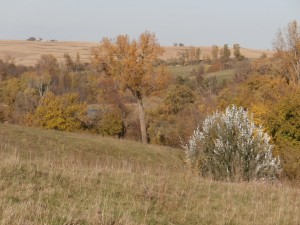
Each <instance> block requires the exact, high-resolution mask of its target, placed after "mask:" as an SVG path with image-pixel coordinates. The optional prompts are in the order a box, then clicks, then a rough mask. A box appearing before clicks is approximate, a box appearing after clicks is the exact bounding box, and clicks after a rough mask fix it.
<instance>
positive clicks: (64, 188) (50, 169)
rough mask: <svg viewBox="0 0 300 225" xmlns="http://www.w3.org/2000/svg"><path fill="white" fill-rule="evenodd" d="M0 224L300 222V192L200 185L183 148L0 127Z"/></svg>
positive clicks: (238, 185) (283, 187)
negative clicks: (189, 167) (187, 161)
mask: <svg viewBox="0 0 300 225" xmlns="http://www.w3.org/2000/svg"><path fill="white" fill-rule="evenodd" d="M0 221H1V222H0V224H299V223H300V189H298V188H292V187H290V186H288V185H285V184H280V183H276V184H264V183H225V182H214V181H209V180H204V179H200V178H198V177H196V176H195V175H194V174H190V173H189V172H188V170H187V169H186V168H185V164H184V153H183V151H182V150H178V149H171V148H165V147H158V146H151V145H142V144H139V143H136V142H131V141H123V140H117V139H112V138H103V137H99V136H94V135H85V134H71V133H63V132H56V131H49V130H41V129H33V128H24V127H19V126H12V125H4V124H0Z"/></svg>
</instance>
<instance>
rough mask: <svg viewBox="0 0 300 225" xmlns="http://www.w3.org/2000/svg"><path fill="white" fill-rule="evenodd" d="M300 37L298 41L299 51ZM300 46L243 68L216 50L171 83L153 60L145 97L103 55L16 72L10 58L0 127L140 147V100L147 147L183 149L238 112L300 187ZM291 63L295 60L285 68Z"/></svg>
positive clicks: (45, 61) (2, 71) (1, 68)
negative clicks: (202, 127) (210, 120)
mask: <svg viewBox="0 0 300 225" xmlns="http://www.w3.org/2000/svg"><path fill="white" fill-rule="evenodd" d="M289 26H292V28H293V27H294V26H293V24H290V25H289ZM290 30H293V29H290ZM293 37H295V35H294V36H293ZM297 37H298V39H296V40H294V41H296V42H297V41H298V42H297V43H298V44H299V40H300V38H299V36H297ZM120 40H121V39H120ZM133 44H134V42H133ZM141 44H143V43H142V42H141ZM279 46H285V45H279ZM299 46H300V45H295V46H294V48H296V49H293V48H289V47H288V46H286V47H285V48H284V49H277V50H276V54H275V55H274V57H272V58H266V57H262V58H260V59H257V60H252V61H250V60H245V59H243V61H241V58H240V57H239V55H238V54H237V52H235V53H234V54H235V56H236V57H235V58H234V59H232V58H229V56H230V52H228V51H227V50H226V51H225V50H224V49H225V47H226V46H224V48H223V49H222V52H221V51H219V50H218V48H216V46H215V47H213V50H214V52H212V55H211V57H206V58H205V60H204V61H202V62H201V64H200V65H199V70H197V71H191V72H190V76H187V77H186V76H185V77H177V78H176V77H174V76H170V74H169V73H168V70H167V68H166V67H164V65H163V64H164V62H162V61H161V60H157V59H151V57H150V56H149V57H150V58H149V59H148V60H150V61H151V60H153V61H151V62H153V64H152V65H157V66H155V67H153V68H147V69H144V68H143V66H142V65H143V64H142V63H141V64H138V65H139V68H135V73H136V76H140V74H139V73H138V71H139V69H140V70H141V73H144V75H145V77H143V80H142V81H143V82H144V83H143V85H144V86H145V87H146V86H147V93H146V94H145V93H142V92H141V91H139V90H140V89H139V87H138V85H137V86H136V87H135V89H134V90H130V87H128V86H126V85H127V84H130V85H131V84H138V82H136V81H134V80H129V81H128V82H129V83H128V82H127V83H126V85H125V86H124V84H125V83H124V82H123V83H121V82H120V81H119V80H118V79H121V78H120V77H119V78H118V79H117V78H116V77H113V76H110V77H108V76H107V74H106V70H107V68H106V67H107V66H108V65H107V64H105V62H104V61H101V57H100V56H101V52H100V53H99V52H98V53H97V54H100V55H97V54H95V55H94V58H95V59H97V60H96V61H97V63H96V64H95V63H94V64H93V63H91V64H83V63H81V61H80V56H79V55H77V56H76V58H75V59H73V58H72V57H70V56H69V55H67V54H65V55H64V58H65V61H64V63H62V64H59V63H58V61H57V59H56V58H55V57H54V56H52V55H43V56H41V58H40V60H39V61H38V62H37V64H36V66H35V67H25V66H16V65H15V64H14V61H13V60H12V59H11V58H9V57H8V58H6V59H5V60H0V78H1V82H0V121H1V122H10V123H17V124H23V125H28V126H42V127H45V128H50V129H57V130H68V131H77V132H94V133H99V134H102V135H111V136H115V137H119V138H128V139H134V140H141V132H140V129H139V127H140V120H139V112H138V110H137V107H136V106H137V98H138V97H139V94H141V93H142V94H145V95H144V96H143V106H144V108H145V113H146V128H147V135H148V140H149V142H150V143H155V144H161V145H169V146H176V147H179V146H182V145H184V144H185V143H187V141H188V140H189V138H190V135H191V134H192V133H193V131H194V130H195V129H196V128H197V126H198V125H199V124H202V122H203V121H204V120H205V118H206V116H207V115H209V114H212V113H213V112H215V111H216V110H224V109H225V108H226V107H228V106H229V105H232V104H235V105H237V106H238V107H243V108H244V109H247V110H248V111H249V112H250V113H252V114H253V119H254V123H255V125H256V126H259V125H262V126H263V127H264V132H267V133H268V134H269V135H270V136H271V142H272V144H273V145H274V150H273V153H274V155H276V156H279V157H280V159H281V166H282V168H283V175H284V176H286V177H287V178H289V179H299V178H300V133H299V132H300V121H299V119H300V100H299V99H300V90H299V82H300V80H299V79H297V71H293V70H292V69H293V67H290V66H291V65H290V64H289V63H290V61H292V62H293V63H295V64H297V63H299V58H300V56H299V52H300V50H299ZM297 49H298V50H297ZM224 51H225V52H224ZM116 52H117V51H116ZM116 52H114V54H116ZM292 52H294V53H295V54H291V53H292ZM297 52H298V55H297ZM199 54H201V51H199V50H197V49H195V48H194V49H193V51H190V52H183V53H182V57H183V56H186V55H189V58H187V59H189V60H187V61H186V62H185V63H191V62H192V61H194V60H198V59H199V57H200V56H199ZM289 56H293V57H294V56H295V57H296V58H291V59H290V61H285V60H286V58H287V57H289ZM99 57H100V58H99ZM128 57H129V59H130V55H129V56H128ZM297 57H298V58H297ZM297 60H298V61H297ZM129 62H130V60H129ZM116 65H118V64H116ZM147 65H150V64H147ZM126 66H127V67H126V68H127V72H128V71H129V72H130V69H129V68H130V66H136V65H135V64H134V63H133V64H132V63H131V62H130V63H129V64H128V65H126ZM228 66H229V67H230V68H233V69H235V71H236V74H235V76H234V78H233V79H232V80H228V81H226V82H223V81H222V80H219V79H218V77H210V78H207V77H206V76H205V73H207V72H211V71H218V70H220V69H224V68H227V67H228ZM295 68H297V67H295ZM298 68H300V66H298ZM116 69H118V71H119V69H120V68H116ZM111 71H114V70H111ZM157 71H159V73H158V72H157ZM129 72H128V76H129V75H130V73H129ZM298 72H299V71H298ZM157 74H163V75H165V78H167V79H163V77H159V76H157ZM140 78H141V77H139V79H140ZM122 79H123V78H122ZM130 79H131V78H130ZM132 79H134V78H132ZM141 79H142V78H141ZM147 82H148V83H147ZM155 85H160V87H159V88H157V87H155ZM134 94H135V95H134ZM91 106H94V107H93V109H91ZM247 176H248V175H247ZM249 179H250V178H249Z"/></svg>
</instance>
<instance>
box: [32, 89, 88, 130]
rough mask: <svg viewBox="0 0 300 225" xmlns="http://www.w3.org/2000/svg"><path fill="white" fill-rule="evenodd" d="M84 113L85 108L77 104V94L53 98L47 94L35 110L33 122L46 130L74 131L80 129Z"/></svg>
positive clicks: (50, 93) (81, 104) (52, 95)
mask: <svg viewBox="0 0 300 225" xmlns="http://www.w3.org/2000/svg"><path fill="white" fill-rule="evenodd" d="M85 112H86V106H85V105H84V104H83V103H80V102H79V100H78V94H76V93H67V94H64V95H62V96H55V95H54V94H53V93H52V92H48V93H47V94H46V95H45V96H43V98H42V99H41V102H40V105H39V106H38V108H37V109H36V112H35V114H34V121H35V123H36V124H37V125H39V126H42V127H45V128H48V129H55V130H61V131H75V130H79V129H80V128H81V126H82V118H83V116H84V115H85Z"/></svg>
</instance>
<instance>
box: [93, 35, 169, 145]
mask: <svg viewBox="0 0 300 225" xmlns="http://www.w3.org/2000/svg"><path fill="white" fill-rule="evenodd" d="M162 53H163V48H162V47H161V46H160V45H159V43H158V42H157V40H156V37H155V34H154V33H150V32H148V31H146V32H144V33H142V34H141V35H140V37H139V39H138V40H130V38H129V37H128V36H127V35H119V36H117V37H116V39H115V40H114V41H112V40H110V39H108V38H104V39H103V40H102V41H101V44H100V46H99V47H98V48H95V49H94V50H93V58H92V63H93V64H94V65H95V66H96V68H97V69H98V70H100V71H104V72H105V74H106V75H108V76H111V77H113V78H114V79H115V80H116V81H117V83H118V84H119V86H120V87H121V88H122V89H123V90H126V89H127V90H130V92H131V93H132V95H133V96H134V97H135V99H136V100H137V103H138V107H139V120H140V126H141V135H142V142H143V143H147V142H148V138H147V130H146V118H145V109H144V103H143V100H144V98H145V97H146V96H149V95H150V94H152V93H153V92H155V91H157V90H159V89H161V88H162V87H163V86H164V84H165V83H166V82H165V81H166V78H167V73H166V71H165V70H164V69H155V64H157V61H158V57H159V56H160V55H162Z"/></svg>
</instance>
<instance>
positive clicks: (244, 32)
mask: <svg viewBox="0 0 300 225" xmlns="http://www.w3.org/2000/svg"><path fill="white" fill-rule="evenodd" d="M291 20H297V21H298V22H299V23H300V0H204V1H202V0H148V1H146V0H107V1H104V0H0V27H1V28H0V39H1V40H7V39H13V40H24V39H26V38H28V37H30V36H34V37H41V38H43V39H45V40H49V39H57V40H60V41H93V42H94V41H97V42H98V41H100V40H101V39H102V38H103V37H115V36H116V35H118V34H128V35H129V36H130V37H132V38H136V37H138V35H139V34H140V33H142V32H144V31H145V30H149V31H151V32H155V33H156V36H157V38H158V41H159V42H160V43H161V44H162V45H173V43H174V42H182V43H184V44H185V45H198V46H200V45H208V46H211V45H213V44H217V45H223V44H224V43H228V44H229V45H232V44H233V43H239V44H240V45H241V46H242V47H248V48H261V49H271V48H272V40H273V38H274V36H275V34H276V32H277V30H278V29H279V28H282V27H284V26H286V25H287V23H288V22H290V21H291Z"/></svg>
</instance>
